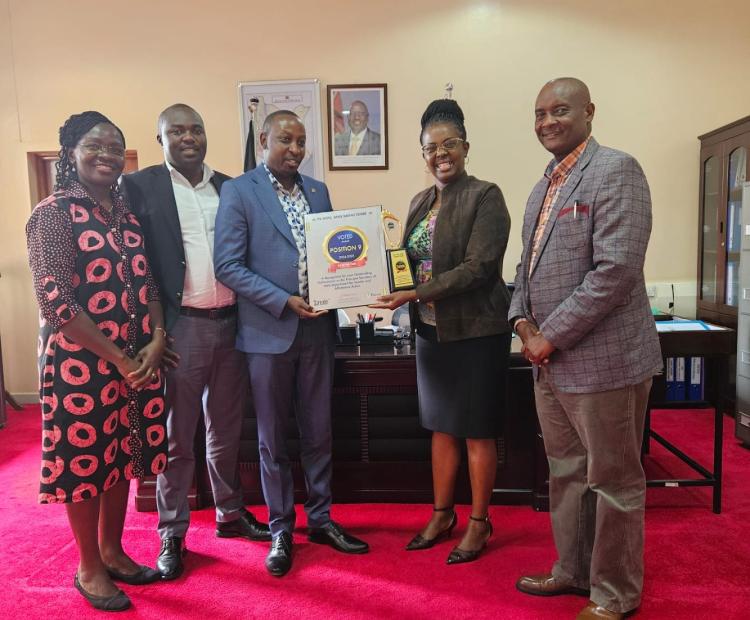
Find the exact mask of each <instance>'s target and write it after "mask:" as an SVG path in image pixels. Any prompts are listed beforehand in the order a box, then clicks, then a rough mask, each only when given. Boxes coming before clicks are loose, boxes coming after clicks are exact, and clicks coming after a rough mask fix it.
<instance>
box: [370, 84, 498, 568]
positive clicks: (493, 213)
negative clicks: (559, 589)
mask: <svg viewBox="0 0 750 620" xmlns="http://www.w3.org/2000/svg"><path fill="white" fill-rule="evenodd" d="M420 138H421V144H422V155H423V157H424V160H425V163H426V164H427V169H428V170H429V171H430V173H431V174H432V176H433V177H434V179H435V185H434V186H432V187H430V188H428V189H425V190H423V191H421V192H420V193H418V194H417V195H416V196H415V197H414V198H413V200H412V201H411V205H410V207H409V215H408V218H407V222H406V231H405V234H404V246H405V247H406V249H407V252H408V254H409V257H410V260H411V262H412V266H413V268H414V273H415V276H416V280H417V287H416V289H414V290H411V291H398V292H395V293H392V294H390V295H384V296H383V297H381V298H379V302H380V303H379V304H378V305H377V307H381V308H388V309H395V308H398V307H399V306H401V305H403V304H404V303H407V302H408V303H409V304H410V314H411V320H412V326H413V327H414V328H415V331H416V349H417V385H418V390H419V417H420V422H421V424H422V426H424V427H425V428H426V429H429V430H431V431H432V478H433V491H434V495H435V505H434V508H433V514H432V518H431V519H430V521H429V522H428V523H427V525H426V526H425V528H424V529H423V530H422V531H421V532H419V534H417V535H416V536H415V537H414V538H413V539H412V540H411V541H410V542H409V544H408V545H407V547H406V548H407V549H408V550H410V551H411V550H417V549H429V548H430V547H432V546H433V545H434V544H435V543H436V542H438V541H439V540H441V539H443V538H448V537H449V536H450V535H451V533H452V531H453V528H454V527H455V526H456V523H457V521H458V519H457V516H456V512H455V510H454V509H453V503H454V502H453V496H454V490H455V482H456V475H457V471H458V466H459V463H460V460H461V443H462V442H466V448H467V452H468V461H469V477H470V479H471V491H472V505H471V516H470V520H469V523H468V527H467V528H466V532H465V533H464V536H463V538H462V539H461V542H460V543H459V544H458V545H457V546H456V547H454V548H453V550H452V551H451V552H450V555H449V556H448V560H447V561H448V564H458V563H461V562H471V561H473V560H475V559H477V557H478V556H479V554H480V552H481V551H482V550H483V549H484V547H485V546H486V544H487V541H488V540H489V538H490V536H491V535H492V524H491V523H490V520H489V516H488V508H489V502H490V496H491V494H492V488H493V485H494V482H495V472H496V470H497V447H496V442H495V441H496V437H497V434H498V432H499V431H500V430H501V428H502V426H501V422H502V419H503V413H504V408H505V374H506V370H507V365H508V356H509V351H510V339H511V328H510V325H509V324H508V321H507V315H508V305H509V302H510V297H509V294H508V289H507V287H506V286H505V282H503V279H502V266H503V255H504V253H505V247H506V245H507V243H508V235H509V233H510V215H509V214H508V209H507V208H506V206H505V201H504V199H503V195H502V193H501V192H500V188H499V187H498V186H497V185H495V184H494V183H488V182H487V181H480V180H479V179H477V178H475V177H473V176H470V175H468V174H467V173H466V170H465V164H466V156H467V154H468V152H469V143H468V142H467V140H466V129H465V127H464V115H463V112H462V111H461V108H460V107H459V106H458V104H457V103H456V102H455V101H453V100H451V99H440V100H436V101H433V102H432V103H431V104H430V105H429V106H428V107H427V110H426V111H425V113H424V114H423V116H422V131H421V134H420Z"/></svg>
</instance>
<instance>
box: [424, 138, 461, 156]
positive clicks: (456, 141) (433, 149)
mask: <svg viewBox="0 0 750 620" xmlns="http://www.w3.org/2000/svg"><path fill="white" fill-rule="evenodd" d="M463 143H464V140H463V139H462V138H448V139H447V140H445V141H444V142H443V143H442V144H435V143H434V142H430V143H429V144H424V145H423V146H422V153H424V154H425V155H434V154H435V153H437V152H438V149H443V150H444V151H448V152H450V151H455V150H456V149H457V148H458V147H459V146H461V145H462V144H463Z"/></svg>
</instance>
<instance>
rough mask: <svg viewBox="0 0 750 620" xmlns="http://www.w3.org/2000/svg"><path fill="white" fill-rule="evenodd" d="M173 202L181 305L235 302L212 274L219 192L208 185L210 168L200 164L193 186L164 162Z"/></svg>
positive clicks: (215, 304)
mask: <svg viewBox="0 0 750 620" xmlns="http://www.w3.org/2000/svg"><path fill="white" fill-rule="evenodd" d="M166 164H167V168H168V169H169V174H170V176H171V179H172V190H173V191H174V199H175V202H176V203H177V215H178V216H179V218H180V229H181V230H182V245H183V246H184V248H185V263H186V265H187V267H186V269H185V287H184V289H183V291H182V305H183V306H188V307H190V308H223V307H224V306H231V305H232V304H234V302H235V295H234V291H232V290H231V289H229V288H227V287H226V286H224V285H223V284H222V283H221V282H219V281H218V280H217V279H216V276H214V224H215V222H216V212H217V211H218V210H219V194H218V193H217V191H216V188H215V187H214V186H213V185H212V184H211V177H212V176H213V174H214V173H213V170H211V168H209V167H208V166H207V165H206V164H205V163H204V164H203V179H202V180H201V182H200V183H198V185H196V186H195V187H193V186H192V185H190V181H188V180H187V179H186V178H185V177H184V176H182V174H181V173H180V172H179V171H178V170H177V169H176V168H174V167H173V166H171V165H170V163H169V162H166Z"/></svg>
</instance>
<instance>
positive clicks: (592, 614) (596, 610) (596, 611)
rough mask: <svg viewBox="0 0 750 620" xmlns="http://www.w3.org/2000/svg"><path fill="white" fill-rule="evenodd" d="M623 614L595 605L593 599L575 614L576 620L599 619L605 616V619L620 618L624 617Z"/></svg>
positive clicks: (615, 619)
mask: <svg viewBox="0 0 750 620" xmlns="http://www.w3.org/2000/svg"><path fill="white" fill-rule="evenodd" d="M624 617H625V614H621V613H619V612H617V611H610V610H609V609H607V608H606V607H602V606H601V605H597V604H596V603H595V602H594V601H589V604H588V605H586V607H584V608H583V609H582V610H581V611H580V612H579V613H578V615H577V616H576V620H601V619H602V618H606V619H607V620H620V619H621V618H624Z"/></svg>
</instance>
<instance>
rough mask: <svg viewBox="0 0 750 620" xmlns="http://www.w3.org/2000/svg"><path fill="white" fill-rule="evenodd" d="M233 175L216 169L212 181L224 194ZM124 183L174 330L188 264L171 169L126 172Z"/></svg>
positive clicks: (166, 318)
mask: <svg viewBox="0 0 750 620" xmlns="http://www.w3.org/2000/svg"><path fill="white" fill-rule="evenodd" d="M229 178H230V177H228V176H227V175H226V174H222V173H221V172H216V171H214V175H213V177H211V184H212V185H213V186H214V187H215V188H216V191H217V192H219V193H220V192H221V185H222V184H223V183H224V181H227V180H229ZM123 186H124V191H125V193H126V195H127V198H128V201H129V204H130V208H131V210H132V211H133V213H135V216H136V217H137V218H138V221H140V223H141V226H142V227H143V234H144V237H145V239H144V240H145V244H146V254H147V255H148V260H149V264H150V265H151V273H152V274H153V276H154V278H155V279H156V282H157V283H158V285H159V292H160V293H161V305H162V308H164V323H165V326H166V329H167V331H170V330H171V329H172V328H173V327H174V324H175V322H176V321H177V316H178V315H179V313H180V306H181V305H182V290H183V288H184V286H185V268H186V263H185V248H184V246H183V245H182V230H181V228H180V218H179V216H178V214H177V203H176V202H175V199H174V192H173V191H172V178H171V177H170V174H169V168H167V166H166V164H161V165H160V166H150V167H148V168H144V169H143V170H139V171H138V172H133V173H132V174H128V175H125V176H124V177H123Z"/></svg>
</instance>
